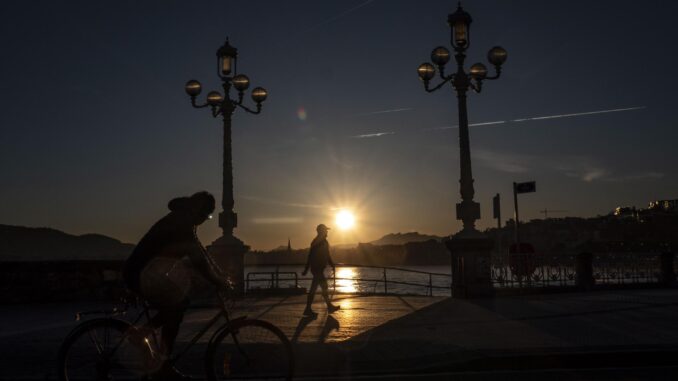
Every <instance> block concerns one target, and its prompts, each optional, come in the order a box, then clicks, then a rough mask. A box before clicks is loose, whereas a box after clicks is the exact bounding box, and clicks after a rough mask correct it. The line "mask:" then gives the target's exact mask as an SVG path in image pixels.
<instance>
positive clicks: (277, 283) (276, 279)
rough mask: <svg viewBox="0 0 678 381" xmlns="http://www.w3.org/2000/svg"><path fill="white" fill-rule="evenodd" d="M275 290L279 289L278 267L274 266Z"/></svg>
mask: <svg viewBox="0 0 678 381" xmlns="http://www.w3.org/2000/svg"><path fill="white" fill-rule="evenodd" d="M275 288H280V266H275Z"/></svg>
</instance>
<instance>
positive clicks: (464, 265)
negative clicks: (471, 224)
mask: <svg viewBox="0 0 678 381" xmlns="http://www.w3.org/2000/svg"><path fill="white" fill-rule="evenodd" d="M445 246H447V249H448V250H449V251H450V253H451V255H452V258H451V259H452V297H455V298H478V297H489V296H492V295H494V289H493V288H492V279H491V267H490V266H491V262H490V255H491V250H492V248H493V247H494V242H493V241H492V240H491V239H489V238H487V237H485V236H484V235H483V234H481V233H480V232H478V231H473V232H470V231H461V232H459V233H457V234H456V235H454V236H452V237H450V239H448V240H446V241H445Z"/></svg>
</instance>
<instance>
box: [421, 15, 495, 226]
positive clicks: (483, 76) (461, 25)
mask: <svg viewBox="0 0 678 381" xmlns="http://www.w3.org/2000/svg"><path fill="white" fill-rule="evenodd" d="M447 21H448V23H449V25H450V28H451V32H452V35H451V40H452V47H453V48H454V51H455V55H454V58H455V60H456V61H457V71H456V72H455V73H453V74H449V75H445V64H447V63H448V62H449V61H450V52H449V50H447V48H445V47H443V46H439V47H437V48H435V49H433V51H432V52H431V61H433V63H434V64H435V65H436V66H437V67H438V72H439V73H440V78H442V82H441V83H439V84H438V85H435V86H433V87H431V85H430V81H431V80H432V79H433V78H434V77H435V75H436V67H435V66H433V65H432V64H430V63H428V62H426V63H423V64H421V65H419V68H417V73H418V74H419V78H420V79H421V80H422V81H423V82H424V88H425V89H426V91H428V92H433V91H436V90H438V89H440V88H442V87H443V86H444V85H445V84H446V83H448V82H449V83H450V84H451V85H452V87H453V88H454V89H455V90H456V92H457V100H458V108H459V145H460V156H461V160H460V163H461V179H460V188H461V198H462V202H461V203H460V204H457V219H459V220H462V221H463V224H464V228H463V232H465V233H467V234H470V233H472V232H475V231H476V229H475V221H476V220H477V219H479V218H480V204H478V203H477V202H475V201H473V194H474V190H473V175H472V172H471V150H470V143H469V134H468V117H467V113H466V92H467V91H468V90H469V89H471V90H474V91H475V92H477V93H479V92H480V91H481V90H482V85H483V81H484V80H488V79H497V78H499V76H500V74H501V65H502V64H503V63H504V61H506V50H504V48H502V47H499V46H495V47H494V48H492V49H490V52H489V53H488V55H487V56H488V60H489V61H490V63H491V64H492V65H494V68H495V72H496V74H495V75H494V76H492V77H488V76H487V68H486V67H485V65H483V64H482V63H476V64H473V65H472V66H471V68H470V69H469V71H468V73H467V72H466V71H465V70H464V61H465V60H466V49H468V47H469V46H470V44H471V39H470V26H471V15H469V14H468V13H466V11H464V10H463V9H462V7H461V3H460V4H459V7H458V8H457V11H456V12H454V13H453V14H451V15H449V17H448V19H447Z"/></svg>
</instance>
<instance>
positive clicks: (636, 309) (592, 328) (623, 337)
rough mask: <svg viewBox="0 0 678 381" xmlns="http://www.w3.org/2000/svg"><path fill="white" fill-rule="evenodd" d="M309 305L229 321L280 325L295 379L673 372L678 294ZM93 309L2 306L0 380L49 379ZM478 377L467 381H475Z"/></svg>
mask: <svg viewBox="0 0 678 381" xmlns="http://www.w3.org/2000/svg"><path fill="white" fill-rule="evenodd" d="M304 302H305V296H303V295H299V296H288V297H284V296H280V297H266V298H259V299H246V300H243V301H241V302H239V303H238V305H237V306H236V309H235V311H234V313H233V315H235V316H239V315H242V314H246V315H248V316H250V317H255V318H260V319H264V320H268V321H270V322H272V323H274V324H276V325H277V326H279V327H280V328H281V329H282V330H283V331H284V332H285V333H286V334H287V336H288V337H289V338H291V340H292V341H293V343H294V346H295V351H296V356H297V369H298V371H299V372H298V373H299V374H300V375H302V376H305V377H306V378H308V379H316V378H320V377H324V376H329V375H333V376H341V375H346V376H348V375H351V376H353V377H357V376H360V377H361V378H364V377H367V378H369V377H376V375H377V374H391V375H393V374H402V375H408V376H407V377H410V378H412V377H415V376H416V377H418V376H422V377H423V376H425V375H427V374H428V375H429V376H430V377H433V378H436V377H435V375H441V377H442V378H445V379H447V378H450V377H451V376H450V375H452V374H457V373H455V372H490V373H492V371H497V372H507V371H510V372H517V373H516V374H520V373H521V370H522V369H539V368H545V369H551V368H581V367H583V368H590V367H612V368H619V367H622V368H623V367H625V366H655V367H663V366H667V365H668V366H671V364H673V366H675V365H676V361H675V360H672V358H675V357H671V356H674V355H675V354H676V353H678V321H677V320H678V290H676V289H645V290H617V291H595V292H587V293H562V294H541V295H524V296H502V297H497V298H490V299H475V300H460V299H451V298H441V297H421V296H420V297H415V296H357V295H337V296H336V297H335V302H336V303H338V304H341V310H340V311H338V312H336V313H334V314H333V315H327V313H326V311H325V309H324V306H322V305H321V303H320V302H319V301H318V302H317V303H316V305H315V306H314V308H315V309H316V310H317V311H318V312H319V316H318V318H317V319H315V320H310V319H307V318H304V317H303V316H302V311H303V308H304ZM95 307H97V306H96V305H92V304H88V305H82V304H53V305H24V306H2V307H0V339H1V340H0V359H1V360H0V361H1V362H2V366H1V367H0V379H2V380H22V379H26V380H28V379H35V380H46V379H54V371H53V370H54V358H55V356H56V351H57V348H58V345H59V343H60V341H61V340H62V339H63V337H64V336H65V335H66V334H67V333H68V331H69V330H70V329H71V328H72V327H73V326H74V324H75V322H73V321H72V320H73V319H72V318H73V312H75V311H76V310H78V309H91V308H95ZM213 313H214V311H210V310H205V309H199V310H194V311H191V312H190V313H189V314H188V315H187V317H186V319H185V324H184V326H183V328H182V332H181V333H180V341H186V340H188V338H189V337H190V335H191V333H193V332H196V330H197V329H199V327H200V326H201V324H204V323H205V322H206V320H207V319H209V318H210V317H211V315H212V314H213ZM205 341H206V339H205V340H203V341H201V343H199V345H197V346H196V347H195V348H194V349H192V350H191V351H190V352H189V354H188V356H187V357H186V358H185V360H184V361H182V363H180V368H182V369H184V370H186V371H188V372H190V373H193V374H195V375H198V376H199V375H200V374H201V373H202V372H201V367H202V353H204V349H205V348H204V342H205ZM179 346H180V345H179ZM665 362H668V363H665ZM662 369H663V368H662ZM670 369H673V370H672V371H673V372H675V371H676V370H675V367H674V368H670ZM636 372H637V371H636ZM657 372H659V373H661V372H664V371H663V370H662V371H657ZM621 373H623V371H621ZM466 374H467V375H468V373H466ZM478 374H479V373H475V375H476V378H473V379H480V378H477V376H478ZM629 374H633V372H630V373H629ZM416 377H415V378H416ZM410 378H407V379H410ZM457 378H459V377H457ZM459 379H464V378H459ZM507 379H508V378H507Z"/></svg>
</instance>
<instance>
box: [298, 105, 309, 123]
mask: <svg viewBox="0 0 678 381" xmlns="http://www.w3.org/2000/svg"><path fill="white" fill-rule="evenodd" d="M306 117H307V115H306V109H305V108H303V107H299V109H298V110H297V118H299V120H301V121H302V122H303V121H305V120H306Z"/></svg>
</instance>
